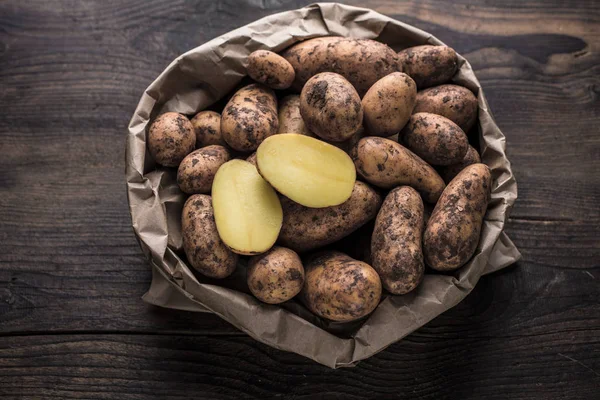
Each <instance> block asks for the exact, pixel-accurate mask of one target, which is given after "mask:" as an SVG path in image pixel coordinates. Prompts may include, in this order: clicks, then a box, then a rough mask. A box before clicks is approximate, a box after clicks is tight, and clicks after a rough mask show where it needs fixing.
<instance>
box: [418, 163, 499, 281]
mask: <svg viewBox="0 0 600 400" xmlns="http://www.w3.org/2000/svg"><path fill="white" fill-rule="evenodd" d="M491 186H492V177H491V173H490V169H489V168H488V167H487V165H485V164H473V165H470V166H468V167H467V168H465V169H464V170H462V172H460V173H459V174H458V175H457V176H456V178H454V179H453V180H452V182H450V183H449V184H448V186H447V187H446V189H445V190H444V193H443V194H442V196H441V197H440V200H439V201H438V203H437V204H436V206H435V208H434V209H433V213H432V214H431V217H430V218H429V222H428V223H427V227H426V228H425V234H424V235H423V253H424V256H425V262H426V263H427V265H429V266H430V267H431V268H433V269H435V270H438V271H452V270H455V269H457V268H460V267H461V266H463V265H464V264H465V263H466V262H467V261H469V259H470V258H471V256H473V253H475V250H476V249H477V244H478V243H479V236H480V234H481V225H482V224H483V218H484V216H485V212H486V210H487V206H488V202H489V199H490V192H491Z"/></svg>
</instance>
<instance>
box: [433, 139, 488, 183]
mask: <svg viewBox="0 0 600 400" xmlns="http://www.w3.org/2000/svg"><path fill="white" fill-rule="evenodd" d="M480 162H481V158H480V157H479V153H477V150H475V148H474V147H473V146H471V145H469V149H468V150H467V154H465V156H464V157H463V159H462V160H461V161H460V162H458V163H456V164H452V165H448V166H446V167H442V168H440V169H439V172H440V176H441V177H442V178H443V179H444V182H446V184H448V183H450V181H451V180H452V179H454V177H455V176H456V175H458V173H459V172H460V171H462V170H463V169H465V168H467V167H468V166H469V165H471V164H477V163H480Z"/></svg>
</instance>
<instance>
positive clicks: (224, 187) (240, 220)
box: [212, 160, 283, 255]
mask: <svg viewBox="0 0 600 400" xmlns="http://www.w3.org/2000/svg"><path fill="white" fill-rule="evenodd" d="M212 200H213V209H214V213H215V223H216V225H217V231H218V232H219V236H220V237H221V240H222V241H223V243H225V244H226V245H227V247H229V248H230V249H231V250H232V251H234V252H235V253H238V254H246V255H250V254H259V253H263V252H265V251H267V250H269V249H270V248H271V247H272V246H273V244H274V243H275V241H276V240H277V236H278V235H279V231H280V229H281V223H282V221H283V212H282V210H281V204H280V202H279V198H278V197H277V193H275V190H273V188H272V187H271V186H270V185H269V184H268V183H267V182H266V181H265V180H264V179H263V178H262V177H261V176H260V174H259V173H258V171H257V170H256V167H255V166H254V165H252V164H250V163H249V162H246V161H243V160H232V161H229V162H227V163H225V164H223V165H222V166H221V168H219V170H218V171H217V174H216V175H215V179H214V182H213V186H212Z"/></svg>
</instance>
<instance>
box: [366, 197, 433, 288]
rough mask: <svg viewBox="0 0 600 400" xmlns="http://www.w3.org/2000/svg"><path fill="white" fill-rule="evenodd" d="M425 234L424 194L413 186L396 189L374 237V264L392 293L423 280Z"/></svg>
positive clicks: (372, 244) (376, 227) (382, 209)
mask: <svg viewBox="0 0 600 400" xmlns="http://www.w3.org/2000/svg"><path fill="white" fill-rule="evenodd" d="M422 237H423V201H422V200H421V196H419V193H417V191H416V190H415V189H413V188H411V187H409V186H401V187H397V188H395V189H393V190H392V191H390V192H389V193H388V195H387V197H386V198H385V200H384V202H383V205H382V206H381V210H379V213H378V214H377V219H376V220H375V230H374V231H373V236H372V238H371V259H372V263H373V264H372V266H373V268H374V269H375V271H377V273H378V274H379V277H380V278H381V282H382V284H383V287H384V288H386V289H387V290H388V291H389V292H390V293H392V294H406V293H408V292H410V291H411V290H413V289H415V288H416V287H417V286H418V285H419V283H421V280H422V279H423V274H424V272H425V264H424V263H423V249H422V245H421V238H422Z"/></svg>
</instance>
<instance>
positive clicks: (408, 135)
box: [399, 113, 469, 165]
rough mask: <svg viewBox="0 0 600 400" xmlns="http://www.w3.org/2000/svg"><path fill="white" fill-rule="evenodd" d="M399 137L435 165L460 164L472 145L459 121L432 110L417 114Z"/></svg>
mask: <svg viewBox="0 0 600 400" xmlns="http://www.w3.org/2000/svg"><path fill="white" fill-rule="evenodd" d="M399 141H401V143H402V144H403V145H404V146H406V147H407V148H408V149H409V150H411V151H412V152H413V153H415V154H416V155H418V156H419V157H421V158H422V159H423V160H425V161H426V162H428V163H429V164H431V165H451V164H456V163H458V162H460V161H461V160H462V159H463V158H464V156H465V155H466V154H467V150H468V149H469V139H467V135H465V133H464V132H463V130H462V129H460V127H459V126H458V125H456V124H455V123H454V122H452V121H450V120H449V119H448V118H446V117H442V116H441V115H436V114H430V113H416V114H413V115H412V116H411V117H410V120H409V121H408V124H407V125H406V126H405V127H404V129H403V130H402V133H401V134H400V136H399Z"/></svg>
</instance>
